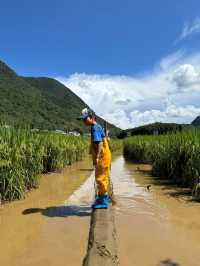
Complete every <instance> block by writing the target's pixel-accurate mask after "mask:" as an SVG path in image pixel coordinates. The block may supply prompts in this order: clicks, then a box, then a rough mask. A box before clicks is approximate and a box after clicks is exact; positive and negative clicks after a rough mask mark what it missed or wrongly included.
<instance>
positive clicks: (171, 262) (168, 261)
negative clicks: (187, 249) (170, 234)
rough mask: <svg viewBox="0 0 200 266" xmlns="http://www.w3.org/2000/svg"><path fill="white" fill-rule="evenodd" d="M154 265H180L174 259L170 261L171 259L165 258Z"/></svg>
mask: <svg viewBox="0 0 200 266" xmlns="http://www.w3.org/2000/svg"><path fill="white" fill-rule="evenodd" d="M156 266H181V265H180V264H179V263H177V262H175V261H172V260H171V259H165V260H162V261H161V262H160V263H159V264H158V265H156Z"/></svg>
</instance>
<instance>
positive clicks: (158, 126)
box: [118, 122, 191, 138]
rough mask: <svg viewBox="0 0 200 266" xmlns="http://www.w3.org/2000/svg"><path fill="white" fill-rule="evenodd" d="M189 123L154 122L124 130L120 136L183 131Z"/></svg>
mask: <svg viewBox="0 0 200 266" xmlns="http://www.w3.org/2000/svg"><path fill="white" fill-rule="evenodd" d="M189 127H191V125H189V124H176V123H160V122H156V123H152V124H147V125H143V126H139V127H135V128H131V129H127V130H122V131H121V132H120V133H119V135H118V137H119V138H125V137H127V136H134V135H160V134H166V133H169V132H176V131H182V130H183V129H185V128H189Z"/></svg>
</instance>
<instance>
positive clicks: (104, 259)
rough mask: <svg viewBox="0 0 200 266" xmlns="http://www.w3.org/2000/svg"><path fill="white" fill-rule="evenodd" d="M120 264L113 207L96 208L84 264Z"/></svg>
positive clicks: (111, 265)
mask: <svg viewBox="0 0 200 266" xmlns="http://www.w3.org/2000/svg"><path fill="white" fill-rule="evenodd" d="M102 265H104V266H118V265H119V259H118V255H117V244H116V228H115V222H114V213H113V209H112V207H110V208H109V209H100V210H95V211H93V213H92V216H91V224H90V232H89V240H88V250H87V254H86V257H85V258H84V261H83V266H102Z"/></svg>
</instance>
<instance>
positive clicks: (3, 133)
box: [0, 128, 88, 201]
mask: <svg viewBox="0 0 200 266" xmlns="http://www.w3.org/2000/svg"><path fill="white" fill-rule="evenodd" d="M87 151H88V140H87V139H85V138H81V137H74V136H66V135H59V134H54V133H45V134H39V133H35V132H32V131H31V130H29V129H14V128H9V129H8V128H0V199H2V200H3V201H6V200H9V201H10V200H14V199H20V198H22V197H23V196H24V194H25V192H26V191H27V190H30V189H31V188H35V187H37V186H38V184H39V177H40V174H41V173H46V172H51V171H56V170H59V169H62V168H63V167H65V166H66V165H70V164H72V163H73V162H75V161H77V160H80V159H82V158H83V156H84V155H85V154H86V153H87Z"/></svg>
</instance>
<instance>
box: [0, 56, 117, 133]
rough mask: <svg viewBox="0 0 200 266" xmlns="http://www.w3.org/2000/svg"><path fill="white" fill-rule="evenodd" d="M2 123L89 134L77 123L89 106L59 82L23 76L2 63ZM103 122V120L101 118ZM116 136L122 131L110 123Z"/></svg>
mask: <svg viewBox="0 0 200 266" xmlns="http://www.w3.org/2000/svg"><path fill="white" fill-rule="evenodd" d="M0 99H1V101H0V122H1V123H6V124H8V125H14V126H18V125H19V126H24V125H29V126H31V127H32V128H39V129H49V130H55V129H60V130H80V131H83V132H88V128H87V127H85V126H84V125H83V124H82V122H80V121H77V120H76V117H78V116H79V115H80V111H81V109H83V108H84V107H86V106H87V104H85V103H84V102H83V101H82V100H81V99H80V98H79V97H78V96H77V95H76V94H74V93H73V92H72V91H71V90H70V89H69V88H67V87H65V86H64V85H63V84H62V83H60V82H58V81H57V80H55V79H51V78H46V77H39V78H34V77H21V76H18V75H17V74H16V73H15V72H14V71H13V70H12V69H11V68H10V67H9V66H7V65H6V64H5V63H4V62H2V61H0ZM97 119H98V121H99V122H100V123H103V121H104V120H103V119H101V118H99V117H97ZM108 128H109V129H110V132H111V134H112V135H116V134H118V133H119V132H120V131H121V130H120V129H119V128H117V127H115V126H114V125H112V124H109V123H108Z"/></svg>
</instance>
